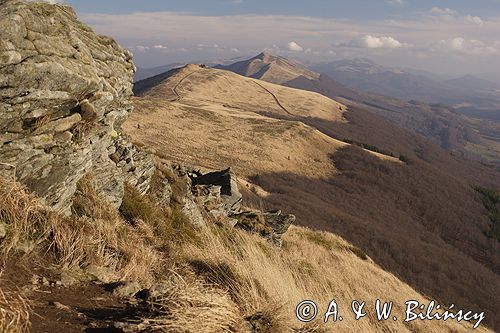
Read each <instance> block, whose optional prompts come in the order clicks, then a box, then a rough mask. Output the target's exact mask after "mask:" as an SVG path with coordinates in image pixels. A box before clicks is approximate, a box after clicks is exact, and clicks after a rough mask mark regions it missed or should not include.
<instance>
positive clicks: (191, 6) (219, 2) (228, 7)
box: [67, 0, 500, 19]
mask: <svg viewBox="0 0 500 333" xmlns="http://www.w3.org/2000/svg"><path fill="white" fill-rule="evenodd" d="M67 3H68V4H70V5H72V6H73V7H74V8H75V9H76V10H78V11H79V12H99V13H132V12H134V11H175V12H189V13H195V14H200V15H218V16H220V15H235V14H266V15H272V14H280V15H298V16H316V17H335V18H339V17H346V18H358V19H383V18H387V17H394V18H404V17H411V16H412V15H415V13H418V12H422V11H426V10H428V9H430V8H432V7H442V8H454V9H455V10H461V11H465V12H468V13H469V14H471V15H491V14H495V13H498V12H500V2H499V1H497V0H479V1H478V0H476V1H473V0H442V1H432V0H418V1H416V0H414V1H409V0H408V1H405V2H403V3H401V2H399V1H392V2H391V1H386V0H351V1H339V0H308V1H296V0H274V1H269V0H239V1H238V0H208V1H207V0H163V1H162V0H142V1H137V0H135V1H134V0H119V1H112V0H108V1H102V0H69V1H67ZM478 3H480V4H479V5H478Z"/></svg>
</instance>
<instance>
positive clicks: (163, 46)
mask: <svg viewBox="0 0 500 333" xmlns="http://www.w3.org/2000/svg"><path fill="white" fill-rule="evenodd" d="M153 49H157V50H166V49H168V47H166V46H165V45H162V44H157V45H154V46H153Z"/></svg>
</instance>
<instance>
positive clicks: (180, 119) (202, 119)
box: [124, 65, 399, 178]
mask: <svg viewBox="0 0 500 333" xmlns="http://www.w3.org/2000/svg"><path fill="white" fill-rule="evenodd" d="M177 95H178V96H177ZM273 95H274V97H273ZM275 97H276V99H275ZM133 102H134V105H135V112H133V113H132V114H131V116H130V117H129V118H128V120H127V122H126V123H125V124H124V130H125V131H126V132H127V133H128V134H130V135H131V136H132V138H133V140H134V141H135V142H136V143H137V144H139V145H141V146H144V147H147V148H148V149H151V150H153V151H154V152H156V153H157V154H158V155H159V156H164V157H165V158H167V159H170V160H173V161H177V162H181V163H184V164H190V165H195V166H200V167H204V168H208V169H221V168H226V167H227V166H231V167H233V168H234V169H235V170H236V172H237V173H238V174H239V175H240V176H242V177H249V176H252V175H254V174H256V173H265V172H292V173H295V174H297V175H302V176H306V177H311V178H328V177H332V176H334V175H335V174H336V170H335V167H334V166H333V165H332V163H331V159H330V156H331V155H332V154H334V153H335V152H336V151H337V150H338V149H339V148H341V147H345V146H346V145H347V144H346V143H344V142H341V141H339V140H335V139H333V138H331V137H329V136H327V135H325V134H323V133H321V132H320V131H318V130H316V129H314V128H312V127H310V126H308V125H305V124H304V123H302V122H300V121H294V120H286V119H292V118H293V117H296V116H298V117H312V118H319V119H324V120H326V121H338V122H343V121H345V120H344V118H343V112H344V111H345V110H346V107H345V106H344V105H342V104H340V103H337V102H336V101H333V100H331V99H329V98H326V97H324V96H321V95H319V94H316V93H311V92H307V91H302V90H297V89H292V88H287V87H282V86H279V85H274V84H271V83H268V82H264V81H260V80H254V79H249V78H246V77H242V76H239V75H236V74H234V73H231V72H227V71H222V70H215V69H204V68H200V67H199V66H195V65H189V66H187V67H185V68H183V69H181V70H179V71H178V72H176V73H175V74H174V75H172V76H171V77H169V78H168V79H166V80H165V81H163V82H162V83H160V84H159V85H157V86H155V87H153V88H152V89H151V90H149V91H147V92H145V94H144V96H143V97H137V98H134V99H133ZM284 109H285V110H286V111H285V110H284ZM340 109H342V110H340ZM373 154H375V155H376V156H377V157H379V158H382V159H387V160H390V161H393V162H398V163H399V161H398V160H397V159H395V158H392V157H388V156H385V155H382V154H376V153H373Z"/></svg>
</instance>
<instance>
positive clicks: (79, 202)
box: [0, 179, 488, 333]
mask: <svg viewBox="0 0 500 333" xmlns="http://www.w3.org/2000/svg"><path fill="white" fill-rule="evenodd" d="M88 181H89V180H88V179H85V180H84V181H83V182H82V183H80V185H79V186H78V195H77V198H76V205H75V209H76V210H75V214H78V215H80V216H79V217H78V218H73V219H64V218H62V217H60V216H58V215H56V214H54V213H51V212H50V211H48V210H47V209H46V208H45V207H44V206H43V205H41V204H40V203H39V202H38V200H37V199H36V197H34V196H33V195H32V194H30V193H29V192H28V191H27V190H26V189H25V188H23V187H22V186H20V185H18V184H16V183H14V182H12V181H8V180H4V179H0V185H1V186H0V217H1V220H2V221H4V222H6V223H7V225H8V231H7V238H6V239H5V240H3V241H2V243H0V246H1V249H2V253H3V257H4V258H5V257H6V255H7V254H8V253H10V252H11V251H16V249H17V248H18V247H19V245H20V244H23V243H24V242H26V241H31V242H35V243H36V244H38V246H40V247H43V250H44V251H46V250H47V249H52V250H53V251H54V253H55V254H56V255H57V257H58V259H59V262H60V264H61V266H65V267H69V268H72V267H85V266H89V265H96V266H106V267H108V268H112V269H113V271H114V273H115V276H114V277H113V278H114V279H116V281H118V280H129V281H139V282H141V284H142V285H152V284H154V282H156V281H157V280H158V279H160V280H162V281H163V283H162V286H163V287H162V290H163V292H162V293H161V294H159V295H156V296H152V297H151V298H149V300H148V302H149V303H148V304H149V306H150V313H149V314H148V313H144V314H143V315H144V317H145V321H144V320H141V321H139V323H144V322H147V323H148V324H147V325H148V327H150V328H154V329H155V330H156V331H160V332H186V333H191V332H193V333H194V332H200V333H204V332H206V333H209V332H210V333H212V332H248V331H246V329H245V327H247V328H248V325H251V326H252V327H253V329H254V331H255V332H260V333H281V332H301V333H320V332H321V333H323V332H332V331H335V332H408V333H415V332H426V333H427V332H431V333H433V332H436V333H438V332H468V331H470V327H471V326H470V324H468V323H465V324H459V323H456V322H451V321H448V322H437V321H431V322H429V321H427V322H424V321H419V322H413V323H411V324H408V325H406V324H404V322H403V320H402V319H401V318H400V320H399V321H397V322H393V321H388V322H378V321H377V320H376V319H375V317H374V312H373V311H371V312H370V311H369V316H368V318H366V320H360V321H355V320H354V319H353V318H352V317H351V316H349V315H348V314H347V313H349V310H348V309H349V306H350V302H351V301H352V300H354V299H357V300H362V301H366V302H367V304H372V305H373V304H374V302H375V300H376V299H377V298H382V299H383V300H384V301H393V302H395V310H394V311H395V313H396V314H398V315H401V317H402V315H403V313H404V310H403V307H404V302H405V301H407V300H410V299H416V300H420V301H425V300H426V299H425V297H424V296H422V295H420V294H419V293H418V292H416V291H415V290H413V289H412V288H410V287H409V286H408V285H406V284H404V283H403V282H401V281H400V280H399V279H398V278H397V277H395V276H394V275H392V274H389V273H387V272H385V271H383V270H382V269H381V268H380V267H379V266H377V265H376V264H375V263H373V262H372V261H371V259H370V258H368V257H367V256H366V255H365V254H364V253H362V252H361V251H360V250H359V249H357V248H355V247H354V246H352V245H351V244H349V243H347V242H346V241H344V240H343V239H341V238H340V237H338V236H335V235H333V234H330V233H326V232H316V231H312V230H309V229H306V228H301V227H291V228H290V230H289V232H288V233H286V234H285V235H284V238H283V240H284V246H283V248H281V249H279V248H276V247H273V246H272V245H270V244H269V243H267V242H266V241H265V240H264V239H262V238H260V237H258V236H257V235H254V234H249V233H246V232H244V231H242V230H238V229H231V228H225V227H221V226H216V225H209V226H207V227H204V228H202V229H201V230H199V235H198V238H197V241H196V242H186V243H183V244H182V245H181V246H179V247H177V248H176V253H175V256H173V257H172V253H171V252H170V251H166V252H157V251H156V250H155V249H154V248H152V247H151V246H150V245H148V243H151V244H158V243H161V242H167V243H171V242H170V240H168V238H169V237H173V238H175V237H176V235H174V234H172V235H168V234H164V233H156V232H155V230H154V226H151V225H149V223H148V222H145V221H142V222H141V221H140V220H135V222H136V223H135V227H134V226H131V225H128V224H127V223H126V222H124V221H123V220H122V219H120V218H119V216H118V212H117V211H116V210H114V209H113V208H112V207H110V206H108V205H107V204H105V203H104V201H102V200H101V198H100V196H99V195H98V194H97V193H96V192H95V190H94V188H93V187H92V186H90V185H89V183H88ZM141 203H143V201H140V200H139V204H141ZM139 215H141V214H139ZM164 218H165V220H164V222H165V223H170V222H169V220H168V218H169V217H168V215H167V216H165V217H164ZM145 238H147V240H146V239H145ZM160 238H161V239H160ZM41 249H42V248H41ZM168 260H174V261H175V265H172V266H171V267H175V268H174V269H173V270H172V269H170V270H169V269H165V267H164V266H162V265H161V263H162V262H164V261H168ZM82 297H83V296H82ZM333 298H335V299H336V300H337V302H338V304H339V305H340V306H341V311H343V313H344V314H345V317H346V319H345V320H344V321H342V322H337V323H335V324H332V323H330V324H327V325H323V324H321V323H320V322H319V321H317V322H315V323H312V324H309V325H305V326H304V325H301V324H300V323H299V322H298V321H297V319H296V318H295V315H294V313H295V307H296V305H297V304H298V303H299V302H300V301H302V300H305V299H310V300H314V301H316V302H317V304H318V305H319V306H320V311H324V310H325V307H326V305H327V304H328V303H329V302H330V301H331V300H332V299H333ZM28 315H29V307H28V303H27V302H26V301H25V300H24V298H22V297H20V296H16V295H15V294H12V293H8V292H3V293H0V325H4V326H0V328H5V327H9V328H8V329H7V328H5V329H4V330H3V331H6V332H10V331H9V330H11V331H12V332H24V331H26V329H27V327H28V326H27V325H28V323H29V321H28V317H27V316H28ZM2 316H3V317H2ZM245 322H246V323H245ZM23 330H24V331H23ZM477 331H478V332H488V331H487V330H486V329H483V328H481V329H479V330H477Z"/></svg>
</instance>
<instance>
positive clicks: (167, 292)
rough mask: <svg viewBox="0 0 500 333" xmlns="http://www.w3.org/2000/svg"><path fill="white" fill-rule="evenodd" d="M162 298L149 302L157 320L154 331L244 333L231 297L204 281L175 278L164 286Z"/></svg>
mask: <svg viewBox="0 0 500 333" xmlns="http://www.w3.org/2000/svg"><path fill="white" fill-rule="evenodd" d="M162 291H163V293H162V295H161V296H157V297H152V298H151V299H149V300H148V303H149V304H150V305H151V307H152V310H153V311H154V312H155V313H156V314H157V317H155V318H153V319H148V322H149V323H152V327H151V329H152V330H153V331H160V332H165V333H178V332H183V333H199V332H221V333H223V332H240V331H241V325H242V317H241V314H240V313H239V310H238V307H237V306H236V305H235V304H234V302H233V301H232V300H231V298H230V297H229V295H228V294H227V293H226V292H224V291H222V290H220V289H216V288H213V287H211V286H208V285H206V284H203V283H202V282H200V281H190V282H186V281H185V280H183V279H182V278H180V277H178V276H175V275H173V276H172V277H171V279H170V280H168V281H166V282H163V284H162Z"/></svg>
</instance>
